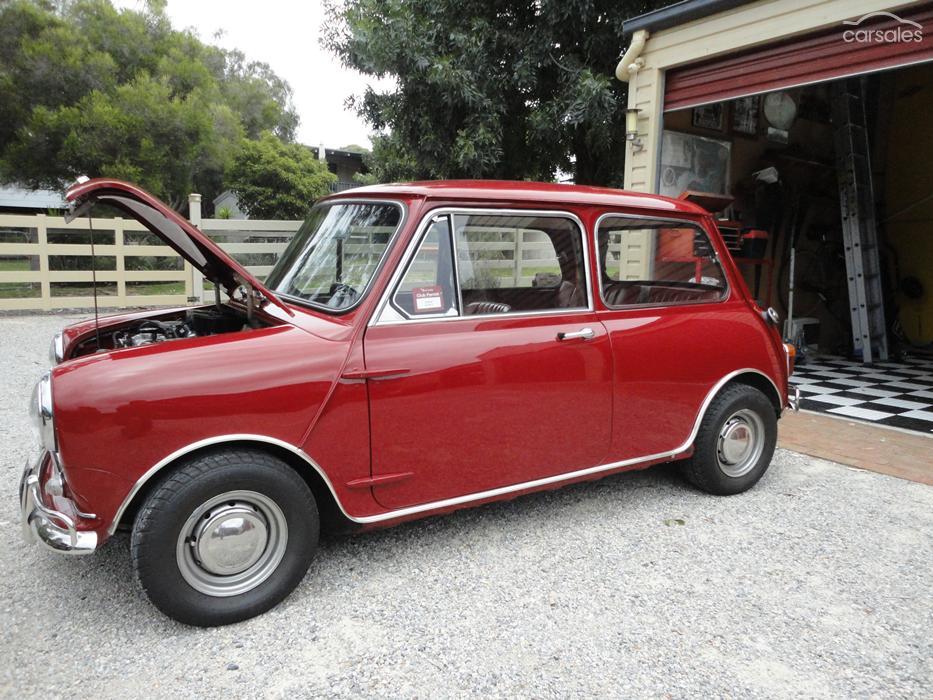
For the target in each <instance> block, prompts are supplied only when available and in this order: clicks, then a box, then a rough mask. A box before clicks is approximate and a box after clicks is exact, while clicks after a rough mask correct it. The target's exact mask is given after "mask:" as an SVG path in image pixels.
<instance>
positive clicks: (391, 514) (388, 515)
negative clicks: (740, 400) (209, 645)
mask: <svg viewBox="0 0 933 700" xmlns="http://www.w3.org/2000/svg"><path fill="white" fill-rule="evenodd" d="M743 374H758V375H761V376H762V377H764V378H765V379H767V380H768V383H769V384H770V385H771V386H772V388H773V389H774V394H775V396H776V397H777V398H778V402H779V403H780V400H781V399H780V397H781V392H780V391H778V388H777V385H776V384H775V383H774V380H773V379H772V378H771V377H769V376H768V375H767V374H765V373H764V372H762V371H761V370H757V369H753V368H751V367H744V368H742V369H737V370H734V371H732V372H729V373H728V374H726V375H725V376H723V377H722V378H721V379H720V380H719V381H718V382H716V383H715V384H714V385H713V387H712V388H711V389H710V390H709V391H708V392H707V394H706V397H705V398H704V399H703V402H702V403H701V404H700V409H699V411H697V416H696V419H695V420H694V423H693V429H692V430H691V431H690V434H689V435H688V436H687V439H686V440H684V441H683V443H681V444H680V445H679V446H677V447H675V448H673V449H671V450H667V451H665V452H657V453H655V454H651V455H646V456H644V457H633V458H631V459H624V460H621V461H619V462H609V463H607V464H600V465H598V466H595V467H588V468H586V469H578V470H576V471H572V472H564V473H562V474H555V475H553V476H548V477H544V478H541V479H534V480H532V481H525V482H522V483H520V484H511V485H508V486H500V487H498V488H494V489H489V490H487V491H479V492H477V493H470V494H466V495H463V496H455V497H453V498H446V499H444V500H441V501H432V502H430V503H422V504H419V505H414V506H408V507H406V508H399V509H397V510H390V511H386V512H384V513H377V514H375V515H363V516H353V515H350V514H349V513H348V512H347V510H346V508H344V506H343V504H342V503H341V502H340V498H339V497H338V496H337V492H336V491H335V490H334V486H333V484H332V483H331V480H330V479H329V478H328V476H327V474H326V472H325V471H324V470H323V469H322V468H321V467H320V465H318V464H317V462H315V461H314V460H313V459H312V458H311V457H310V456H309V455H308V454H307V453H306V452H304V450H302V449H301V448H298V447H295V446H294V445H291V444H289V443H287V442H284V441H283V440H279V439H277V438H273V437H269V436H267V435H253V434H246V433H244V434H231V435H218V436H216V437H212V438H207V439H204V440H199V441H197V442H194V443H191V444H190V445H187V446H185V447H182V448H181V449H178V450H175V451H174V452H172V453H171V454H170V455H168V456H167V457H164V458H163V459H161V460H159V462H157V463H156V464H155V465H153V466H152V467H150V468H149V469H148V470H146V472H145V473H144V474H143V475H142V476H141V477H139V479H138V480H137V481H136V483H135V484H133V487H132V488H131V489H130V491H129V493H128V494H127V495H126V498H124V500H123V502H122V503H121V504H120V507H119V508H118V509H117V512H116V514H115V515H114V517H113V521H112V522H111V523H110V526H109V527H108V528H107V532H108V533H109V534H111V535H112V534H113V533H114V532H115V531H116V529H117V526H118V524H119V523H120V520H121V518H122V517H123V514H124V513H125V512H126V509H127V508H128V507H129V505H130V503H132V502H133V499H134V498H135V497H136V495H137V494H138V493H139V491H140V490H141V489H142V487H143V486H144V485H145V484H146V483H147V482H148V481H149V480H150V479H151V478H152V477H153V476H155V474H157V473H158V472H159V471H160V470H161V469H163V468H165V467H166V466H168V465H170V464H172V463H173V462H174V461H175V460H177V459H179V458H180V457H183V456H184V455H186V454H189V453H191V452H194V451H195V450H198V449H201V448H202V447H207V446H210V445H219V444H223V443H226V442H255V443H266V444H270V445H275V446H277V447H281V448H283V449H286V450H288V451H289V452H291V453H292V454H294V455H296V456H298V457H301V459H302V460H304V461H305V462H306V463H307V464H308V466H310V467H311V468H312V469H314V470H315V471H316V472H317V473H318V474H319V475H320V477H321V478H322V479H323V480H324V483H325V484H326V485H327V488H328V489H329V490H330V493H331V496H332V497H333V499H334V503H336V504H337V507H338V508H339V509H340V512H341V513H342V514H343V516H344V517H345V518H347V519H348V520H350V521H351V522H354V523H358V524H360V525H369V524H373V523H381V522H385V521H388V520H395V519H397V518H404V517H407V516H410V515H417V514H419V513H427V512H429V511H433V510H442V509H444V508H450V507H452V506H458V505H463V504H467V503H472V502H474V501H482V500H485V499H488V498H495V497H496V496H503V495H506V494H509V493H515V492H516V491H525V490H528V489H534V488H537V487H540V486H547V485H549V484H557V483H560V482H562V481H571V480H573V479H577V478H581V477H585V476H591V475H594V474H599V473H602V472H608V471H612V470H614V469H621V468H623V467H628V466H633V465H636V464H640V463H642V462H654V461H663V460H665V459H673V458H674V457H676V456H677V455H679V454H681V453H683V452H684V451H686V450H687V449H689V447H690V445H692V444H693V441H694V440H695V439H696V436H697V433H698V432H699V430H700V423H701V422H702V421H703V418H704V416H705V415H706V411H707V409H708V408H709V405H710V403H711V402H712V401H713V399H714V398H715V397H716V394H718V393H719V391H720V389H722V388H723V387H724V386H725V385H726V384H727V383H728V382H730V381H731V380H733V379H735V378H736V377H739V376H741V375H743Z"/></svg>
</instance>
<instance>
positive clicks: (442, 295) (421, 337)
mask: <svg viewBox="0 0 933 700" xmlns="http://www.w3.org/2000/svg"><path fill="white" fill-rule="evenodd" d="M406 261H407V262H405V263H404V264H403V265H400V267H399V270H398V271H397V273H396V275H395V278H394V279H393V282H392V283H391V284H390V286H389V288H388V290H387V294H386V296H385V297H384V299H383V300H382V302H381V305H380V307H379V308H378V309H377V311H376V314H375V315H374V317H373V321H371V323H370V326H369V328H368V329H367V331H366V334H365V338H364V353H365V363H366V375H367V376H368V377H369V381H368V391H369V402H370V424H371V432H372V471H373V483H375V484H378V485H377V486H374V487H373V488H374V496H375V498H376V499H377V500H378V501H379V503H380V504H382V505H383V506H385V507H387V508H403V507H406V506H412V505H419V504H426V503H432V502H436V501H442V500H445V499H448V498H454V497H458V496H464V495H468V494H474V493H479V492H482V491H486V490H490V489H494V488H499V487H503V486H510V485H518V484H521V483H524V482H528V481H532V480H535V479H538V478H543V477H548V476H553V475H556V474H560V473H563V472H568V471H572V470H576V469H583V468H587V467H591V466H595V465H597V464H600V463H601V460H602V459H603V458H604V456H605V454H606V451H607V449H608V447H609V440H610V436H611V411H612V389H611V379H612V374H611V373H612V364H611V357H610V352H609V342H608V337H607V333H606V331H605V329H604V328H603V326H602V325H601V324H600V323H599V321H598V320H597V318H596V317H595V314H594V312H593V306H592V299H591V298H590V297H591V295H590V293H589V292H588V289H589V285H588V284H587V277H588V264H587V246H586V244H585V240H584V232H583V230H582V226H581V224H580V223H579V221H578V220H577V219H576V218H575V217H573V216H571V215H567V214H559V213H555V212H526V211H519V212H503V211H477V210H471V211H470V210H467V211H450V210H447V211H444V212H440V213H435V214H434V215H431V216H430V218H429V219H427V220H426V221H425V222H423V224H422V226H421V229H420V233H419V235H416V236H415V238H414V239H413V241H412V246H411V250H410V251H409V253H408V255H407V256H406Z"/></svg>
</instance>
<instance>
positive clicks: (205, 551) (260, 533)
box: [193, 505, 269, 576]
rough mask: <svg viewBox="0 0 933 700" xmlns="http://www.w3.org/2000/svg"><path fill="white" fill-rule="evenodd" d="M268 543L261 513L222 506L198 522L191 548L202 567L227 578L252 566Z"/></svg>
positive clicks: (248, 509) (237, 506)
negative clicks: (193, 549) (192, 547)
mask: <svg viewBox="0 0 933 700" xmlns="http://www.w3.org/2000/svg"><path fill="white" fill-rule="evenodd" d="M268 541H269V531H268V528H267V527H266V520H265V518H263V517H262V514H261V513H259V512H257V511H255V510H253V509H252V508H250V507H249V506H245V505H225V506H223V507H221V508H219V509H217V510H216V511H213V512H211V513H209V514H208V516H207V518H206V519H202V520H201V521H200V522H199V523H198V526H197V528H196V530H195V533H194V542H193V545H194V548H195V551H196V559H197V561H198V563H200V564H201V566H203V567H204V568H205V569H206V570H207V571H209V572H210V573H212V574H217V575H218V576H230V575H232V574H238V573H240V572H241V571H245V570H246V569H248V568H249V567H251V566H252V565H253V564H255V563H256V562H257V561H258V560H259V557H261V556H262V553H263V552H264V551H265V549H266V544H267V543H268Z"/></svg>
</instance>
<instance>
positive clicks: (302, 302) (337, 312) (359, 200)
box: [269, 197, 408, 316]
mask: <svg viewBox="0 0 933 700" xmlns="http://www.w3.org/2000/svg"><path fill="white" fill-rule="evenodd" d="M338 204H392V205H395V206H396V207H398V208H399V210H400V211H401V212H402V217H401V218H400V219H399V222H398V225H397V226H396V227H395V230H394V231H393V232H392V235H391V236H389V240H388V241H387V242H386V249H385V250H384V251H382V257H381V258H379V262H378V263H377V264H376V267H375V269H374V270H373V274H372V276H371V277H370V278H369V282H368V283H367V284H366V286H365V287H364V288H363V291H361V292H360V295H359V297H357V299H356V301H354V302H353V303H352V304H351V305H350V306H347V307H344V308H342V309H334V308H332V307H330V306H324V305H323V304H318V303H315V302H313V301H308V300H307V299H302V298H301V297H296V296H292V295H291V294H285V293H284V292H279V291H276V290H275V289H272V288H270V289H269V291H271V292H272V293H273V294H275V295H276V296H277V297H278V298H279V299H287V300H288V301H290V302H291V303H293V304H298V305H299V306H304V307H308V308H311V309H314V310H316V311H323V312H324V313H326V314H330V315H331V316H343V315H344V314H346V313H349V312H350V311H352V310H353V309H355V308H356V307H357V306H359V305H360V304H362V303H363V301H365V299H366V297H367V296H369V292H370V291H371V290H372V288H373V285H375V283H376V280H377V279H378V278H379V275H380V273H381V272H382V268H383V267H384V266H385V263H386V260H387V259H388V257H389V251H391V250H392V248H394V247H395V244H396V243H397V242H398V237H399V232H401V231H402V229H403V228H404V227H405V223H406V222H407V221H408V207H407V206H406V204H405V203H404V202H403V201H401V200H399V199H375V198H373V199H370V198H368V197H352V198H351V197H347V198H339V199H333V200H328V201H324V202H320V203H319V204H315V205H314V207H318V206H320V207H325V206H335V205H338ZM314 207H311V210H312V211H313V210H314ZM310 216H311V214H310V212H309V213H308V216H307V217H305V220H307V219H308V218H310ZM302 225H304V222H302ZM297 234H298V232H297V231H296V232H295V235H297Z"/></svg>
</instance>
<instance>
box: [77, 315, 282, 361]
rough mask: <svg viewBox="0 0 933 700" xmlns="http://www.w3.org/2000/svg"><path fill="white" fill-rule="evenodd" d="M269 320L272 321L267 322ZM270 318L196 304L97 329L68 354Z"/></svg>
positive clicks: (246, 326) (244, 326)
mask: <svg viewBox="0 0 933 700" xmlns="http://www.w3.org/2000/svg"><path fill="white" fill-rule="evenodd" d="M270 322H271V323H270ZM272 323H274V322H272V319H268V320H264V319H262V318H260V317H257V316H254V317H253V318H252V320H250V318H249V315H248V314H247V312H246V310H245V309H241V308H238V307H237V306H234V305H229V304H221V305H214V306H206V307H197V308H191V309H185V310H181V311H172V312H169V313H163V314H154V315H152V316H149V317H146V318H138V319H135V320H133V321H129V322H126V323H121V324H119V325H117V326H111V327H109V328H107V327H104V328H101V329H100V332H99V334H98V333H93V334H91V335H89V336H88V337H86V338H84V339H82V340H80V341H79V342H78V343H77V345H76V346H75V348H74V350H73V351H72V352H71V353H70V354H71V357H79V356H81V355H90V354H92V353H95V352H101V351H107V350H121V349H124V348H138V347H142V346H144V345H153V344H156V343H164V342H168V341H172V340H182V339H185V338H197V337H203V336H210V335H218V334H221V333H236V332H239V331H245V330H250V329H251V328H259V327H263V326H268V325H272Z"/></svg>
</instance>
